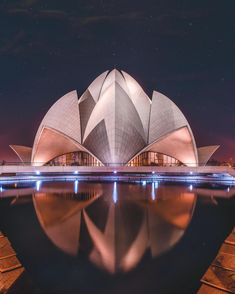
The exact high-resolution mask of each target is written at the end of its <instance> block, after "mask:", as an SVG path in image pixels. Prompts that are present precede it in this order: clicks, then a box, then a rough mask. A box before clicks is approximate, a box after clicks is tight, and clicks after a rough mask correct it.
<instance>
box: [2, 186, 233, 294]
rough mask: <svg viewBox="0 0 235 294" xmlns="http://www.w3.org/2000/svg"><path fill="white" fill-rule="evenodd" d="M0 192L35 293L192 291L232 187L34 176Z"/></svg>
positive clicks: (225, 226) (225, 216) (211, 252)
mask: <svg viewBox="0 0 235 294" xmlns="http://www.w3.org/2000/svg"><path fill="white" fill-rule="evenodd" d="M0 194H1V196H2V197H1V200H0V230H2V231H3V232H4V233H5V234H6V235H7V236H8V237H9V239H10V241H11V243H12V245H13V247H14V248H15V250H16V251H17V253H18V257H19V259H20V260H21V262H22V264H23V265H24V266H25V268H26V270H27V272H28V274H29V276H30V278H31V280H32V282H33V283H34V284H35V285H37V287H38V289H39V290H40V291H41V293H56V294H57V293H58V294H60V293H61V294H62V293H82V294H87V293H89V294H90V293H105V294H106V293H111V294H112V293H196V292H197V289H198V288H199V286H200V278H201V277H202V275H203V274H204V272H205V271H206V269H207V268H208V266H209V264H210V263H211V261H212V260H213V258H214V257H215V255H216V253H217V251H218V249H219V247H220V245H221V243H222V242H223V240H224V239H225V238H226V236H227V235H228V234H229V233H230V232H231V230H232V228H233V226H234V197H233V195H234V194H235V187H228V186H222V185H213V186H209V185H205V184H204V185H202V184H196V185H192V184H187V185H186V184H176V183H174V184H173V183H162V182H152V183H146V182H145V181H143V182H141V183H121V182H107V183H105V182H103V183H101V182H81V181H70V182H43V181H37V182H35V183H24V184H17V183H16V184H15V185H5V186H2V188H1V192H0ZM16 294H17V293H16Z"/></svg>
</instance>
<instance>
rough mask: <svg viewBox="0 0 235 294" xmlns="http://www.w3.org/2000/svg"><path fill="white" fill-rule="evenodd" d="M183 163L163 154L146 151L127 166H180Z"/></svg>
mask: <svg viewBox="0 0 235 294" xmlns="http://www.w3.org/2000/svg"><path fill="white" fill-rule="evenodd" d="M180 165H184V164H183V163H182V162H180V161H179V160H177V159H176V158H174V157H171V156H168V155H165V154H163V153H158V152H152V151H145V152H142V153H141V154H139V155H137V156H136V157H134V158H133V159H132V160H131V161H129V162H128V164H127V166H180Z"/></svg>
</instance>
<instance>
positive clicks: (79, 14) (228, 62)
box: [0, 0, 235, 161]
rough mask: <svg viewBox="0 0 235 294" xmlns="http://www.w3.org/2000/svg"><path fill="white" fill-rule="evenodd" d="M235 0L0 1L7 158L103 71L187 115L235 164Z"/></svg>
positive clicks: (2, 129) (0, 88)
mask: <svg viewBox="0 0 235 294" xmlns="http://www.w3.org/2000/svg"><path fill="white" fill-rule="evenodd" d="M234 15H235V1H234V0H221V1H215V0H212V1H207V0H203V1H199V0H190V1H189V0H185V1H178V0H172V1H167V0H161V1H158V0H153V1H148V0H141V1H139V0H135V1H132V0H118V1H113V0H103V1H101V0H100V1H98V0H93V1H89V0H84V1H78V0H77V1H75V0H74V1H72V0H66V1H65V0H64V1H60V0H50V1H49V0H47V1H40V0H17V1H15V0H11V1H7V0H5V1H4V0H1V1H0V101H1V108H0V111H1V115H0V160H2V159H5V160H9V161H17V158H16V156H15V155H14V153H13V152H12V151H11V150H10V148H9V147H8V145H9V144H19V145H26V146H32V144H33V139H34V136H35V133H36V130H37V128H38V126H39V124H40V121H41V120H42V118H43V116H44V115H45V113H46V112H47V110H48V109H49V107H50V106H51V105H52V104H53V103H54V102H55V101H56V100H57V99H59V98H60V97H61V96H62V95H64V94H65V93H67V92H69V91H71V90H74V89H76V90H77V91H78V95H79V96H80V95H81V94H82V93H83V92H84V91H85V90H86V88H87V87H88V86H89V84H90V83H91V82H92V81H93V80H94V79H95V78H96V77H97V76H98V75H99V74H101V73H102V72H103V71H105V70H109V69H113V68H114V67H116V68H118V69H121V70H125V71H126V72H128V73H129V74H130V75H132V76H133V77H134V78H135V79H136V80H137V81H138V82H139V83H140V85H141V86H142V87H143V89H144V90H145V92H146V93H147V94H148V95H149V96H150V97H151V95H152V91H153V90H157V91H159V92H162V93H163V94H165V95H167V96H168V97H170V98H171V99H172V100H173V101H174V102H175V103H176V104H177V105H178V106H179V108H180V109H181V110H182V111H183V113H184V114H185V116H186V118H187V119H188V121H189V123H190V125H191V128H192V130H193V133H194V136H195V139H196V142H197V146H198V147H200V146H204V145H215V144H219V145H221V147H220V149H219V150H218V151H217V153H216V154H215V156H214V158H216V159H219V160H229V159H230V158H233V160H235V58H234V53H235V20H234Z"/></svg>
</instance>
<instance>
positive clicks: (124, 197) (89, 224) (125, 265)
mask: <svg viewBox="0 0 235 294" xmlns="http://www.w3.org/2000/svg"><path fill="white" fill-rule="evenodd" d="M195 203H196V195H195V193H194V192H193V191H192V189H189V188H187V187H183V186H166V185H163V186H161V185H159V183H158V182H154V183H150V184H147V183H144V184H143V185H139V184H133V183H132V184H131V183H128V184H127V183H125V184H124V183H118V182H113V183H103V184H102V183H92V182H89V183H85V182H79V183H78V181H75V182H73V183H72V182H67V183H52V182H44V183H40V185H39V184H38V183H36V191H35V192H34V194H33V204H34V208H35V211H36V214H37V218H38V220H39V222H40V225H41V227H42V228H43V230H44V232H45V234H46V235H47V237H48V238H49V239H50V240H51V241H52V243H53V244H54V245H55V246H56V247H58V248H59V249H60V250H62V251H63V252H65V253H66V254H69V255H72V256H75V257H76V256H77V255H78V253H82V254H83V253H84V255H85V256H87V257H88V259H89V261H90V262H91V263H92V264H94V265H96V266H97V267H98V268H101V269H103V270H106V271H108V272H110V273H116V272H120V271H123V272H127V271H130V270H131V269H133V268H134V267H136V266H137V265H138V263H139V262H140V261H141V259H142V257H143V256H144V254H145V253H146V252H147V251H148V252H149V253H150V255H151V256H152V258H155V257H157V256H159V255H161V254H162V253H164V252H166V251H168V250H170V248H172V247H173V246H174V245H175V244H176V243H177V242H178V241H179V240H180V239H181V238H182V236H183V234H184V232H185V230H186V228H187V227H188V225H189V223H190V220H191V218H192V215H193V211H194V207H195ZM82 226H84V228H85V229H82V230H81V227H82Z"/></svg>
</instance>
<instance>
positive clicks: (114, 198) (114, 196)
mask: <svg viewBox="0 0 235 294" xmlns="http://www.w3.org/2000/svg"><path fill="white" fill-rule="evenodd" d="M117 201H118V194H117V182H114V183H113V202H114V203H117Z"/></svg>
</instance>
